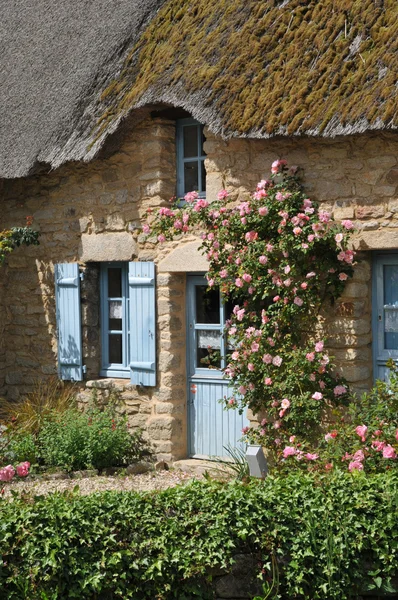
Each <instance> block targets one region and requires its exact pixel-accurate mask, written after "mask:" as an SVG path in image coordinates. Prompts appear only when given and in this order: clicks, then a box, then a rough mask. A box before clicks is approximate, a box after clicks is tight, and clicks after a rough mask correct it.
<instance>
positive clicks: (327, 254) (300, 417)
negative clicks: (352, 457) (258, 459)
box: [144, 160, 354, 462]
mask: <svg viewBox="0 0 398 600" xmlns="http://www.w3.org/2000/svg"><path fill="white" fill-rule="evenodd" d="M296 171H297V167H291V168H290V169H289V168H288V167H287V164H286V161H285V160H276V161H274V163H272V166H271V176H270V179H269V180H262V181H260V182H259V184H258V186H257V189H256V190H255V191H254V193H253V194H252V195H251V196H248V197H247V199H246V200H245V201H242V202H240V203H239V204H238V203H236V202H233V201H231V199H230V198H229V194H228V191H227V190H220V192H219V193H218V199H217V200H216V199H212V201H211V202H210V201H209V200H205V199H199V198H198V194H197V193H196V192H190V193H188V194H186V195H185V201H186V203H185V205H184V206H181V203H178V202H177V203H173V204H172V205H171V207H161V208H160V209H159V210H157V211H152V210H150V213H149V215H150V216H149V219H150V223H148V224H146V225H145V226H144V232H146V233H147V234H148V235H153V236H157V240H158V241H159V242H161V243H163V242H165V241H167V240H173V239H175V237H176V236H178V235H181V233H185V232H192V231H193V232H195V233H198V231H202V233H201V239H202V246H201V248H202V251H203V253H205V254H206V256H207V259H208V261H209V269H208V273H207V275H206V277H207V280H208V285H209V288H213V287H214V286H217V287H218V288H219V289H220V291H221V294H222V295H223V298H224V300H225V302H226V305H227V307H230V308H229V311H230V315H229V318H228V320H227V321H226V323H225V335H226V336H228V337H229V347H230V348H231V352H229V353H228V361H229V362H228V364H227V365H226V367H225V368H223V369H222V370H223V373H224V376H225V377H226V378H228V379H229V381H230V385H229V390H230V397H229V398H225V405H226V407H227V408H234V409H235V408H238V409H239V410H240V412H243V411H244V410H246V408H249V409H251V410H252V411H253V412H254V413H257V414H259V413H263V414H265V418H264V419H263V422H262V423H261V426H262V427H261V428H260V429H257V428H254V429H252V430H250V429H249V428H247V431H246V432H245V433H246V434H247V435H248V438H249V440H250V441H256V442H258V443H261V444H262V445H263V446H266V447H267V449H268V452H269V454H270V455H273V456H274V457H275V455H276V456H277V453H276V452H275V449H276V448H278V444H280V443H281V439H285V438H286V439H289V438H290V437H291V436H304V437H309V436H311V437H312V438H313V439H315V438H316V436H317V435H319V429H320V423H321V422H322V421H324V419H325V418H326V415H327V412H328V410H329V409H330V407H331V406H337V405H339V404H344V403H346V402H347V400H348V388H347V385H346V384H345V382H344V380H342V379H341V378H340V377H339V376H338V375H337V374H336V372H335V369H334V367H333V364H332V361H331V359H330V357H329V356H328V354H327V351H326V349H325V340H324V339H322V337H321V332H320V331H319V328H318V327H317V326H318V317H319V312H320V310H321V309H322V307H324V305H325V304H327V303H330V302H333V301H334V300H335V299H336V298H337V297H339V295H340V294H341V293H342V291H343V289H344V286H345V282H346V281H347V280H348V279H349V278H350V277H351V276H352V274H353V268H352V263H353V259H354V252H353V251H352V250H350V249H349V248H348V242H349V237H350V232H351V229H352V228H353V223H352V222H351V221H350V220H343V221H342V223H337V222H335V221H334V220H333V219H332V217H331V215H330V214H329V213H328V212H327V211H325V210H322V209H321V208H320V206H319V205H318V204H317V203H316V202H315V201H313V200H310V199H309V198H308V197H307V194H306V192H305V190H304V188H303V187H302V185H301V183H300V180H299V178H298V176H297V174H296ZM232 349H233V350H232ZM210 358H211V354H209V360H210ZM307 460H310V459H307V458H306V457H304V462H307Z"/></svg>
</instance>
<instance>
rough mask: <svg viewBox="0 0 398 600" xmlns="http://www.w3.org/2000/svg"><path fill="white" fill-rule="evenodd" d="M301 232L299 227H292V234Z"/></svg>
mask: <svg viewBox="0 0 398 600" xmlns="http://www.w3.org/2000/svg"><path fill="white" fill-rule="evenodd" d="M301 232H302V229H301V227H294V228H293V233H294V235H300V233H301Z"/></svg>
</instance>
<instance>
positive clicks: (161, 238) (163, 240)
mask: <svg viewBox="0 0 398 600" xmlns="http://www.w3.org/2000/svg"><path fill="white" fill-rule="evenodd" d="M165 241H166V238H165V236H164V235H163V233H161V234H160V235H158V242H160V243H161V244H163V242H165Z"/></svg>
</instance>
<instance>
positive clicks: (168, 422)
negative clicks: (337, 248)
mask: <svg viewBox="0 0 398 600" xmlns="http://www.w3.org/2000/svg"><path fill="white" fill-rule="evenodd" d="M205 149H206V152H207V156H208V158H207V160H206V169H207V189H208V197H209V198H211V197H214V196H215V194H216V193H217V191H218V190H219V189H220V188H221V187H227V188H228V189H230V190H231V191H232V192H233V194H234V196H235V197H236V198H244V197H246V196H247V194H248V193H249V191H251V190H253V188H254V187H255V185H256V183H257V181H258V180H259V179H261V178H263V177H264V176H265V175H267V174H268V173H269V167H270V164H271V162H272V161H273V160H274V159H275V158H276V157H283V158H286V159H287V160H288V161H289V163H290V164H297V165H299V166H300V167H303V169H304V175H305V179H304V184H305V187H306V189H307V190H308V194H309V195H310V196H311V197H313V198H315V199H317V200H319V201H321V202H322V204H323V206H324V208H325V209H328V210H330V211H332V212H333V213H334V215H335V217H336V218H337V219H341V218H351V219H353V220H355V221H356V223H357V225H358V228H359V231H360V233H359V235H358V237H357V239H356V242H355V244H356V246H357V247H358V248H359V249H360V250H361V252H362V254H361V258H362V262H361V263H360V264H359V265H358V266H357V267H356V269H355V276H354V279H353V280H352V281H351V282H350V283H349V285H348V286H347V288H346V293H345V295H344V297H343V298H341V299H340V300H339V301H338V302H337V304H336V306H335V307H333V309H330V310H329V311H328V314H327V315H326V317H327V319H326V321H325V324H324V326H325V328H326V332H327V334H328V335H329V346H330V349H331V351H332V354H334V355H335V356H336V359H337V364H338V368H339V370H340V371H341V373H342V374H343V375H345V376H346V377H347V379H348V380H349V381H350V382H351V383H352V384H353V386H354V387H355V388H356V389H358V390H359V391H361V390H363V389H366V388H368V387H369V386H370V385H371V380H372V364H371V321H370V313H371V285H370V283H371V253H370V252H369V250H371V249H376V248H398V240H397V239H396V231H397V229H396V227H397V225H398V197H397V185H398V167H397V158H396V157H397V156H398V138H397V136H394V135H392V134H389V135H364V136H355V137H352V138H347V139H338V140H320V139H295V140H283V139H280V140H250V141H249V140H230V141H227V142H226V141H222V140H221V139H219V138H216V137H215V136H213V135H211V134H210V133H208V136H207V141H206V145H205ZM175 184H176V165H175V125H174V123H173V122H172V121H168V120H164V119H159V118H157V119H152V120H151V119H147V120H146V121H145V122H143V123H141V124H140V125H139V126H137V127H136V129H135V130H134V131H133V132H132V133H130V134H129V135H128V137H127V138H126V140H125V142H124V144H123V146H122V147H121V149H120V150H119V151H118V152H117V153H115V154H114V155H113V156H111V157H110V158H107V159H101V160H100V159H97V160H94V161H92V162H91V163H89V164H69V165H66V166H63V167H61V168H60V169H57V170H56V171H54V172H52V173H49V174H43V175H40V176H34V177H30V178H26V179H21V180H15V181H5V182H4V186H3V199H2V213H1V223H0V226H1V227H6V226H8V225H13V224H18V223H23V222H24V221H25V217H26V215H28V214H29V215H33V216H34V224H35V226H36V227H38V228H39V229H40V230H41V233H42V235H41V240H40V246H38V247H34V246H33V247H28V248H21V249H20V250H17V251H16V252H15V253H14V254H13V255H11V256H10V257H9V259H8V261H7V268H6V269H4V270H3V271H2V273H1V274H2V281H5V282H6V288H7V293H3V294H1V296H0V297H1V300H0V302H1V303H3V306H2V310H1V311H0V313H1V316H0V333H1V328H3V335H2V336H1V341H0V395H4V394H7V396H8V397H9V398H11V399H16V398H18V397H19V396H20V395H21V394H23V393H25V392H26V391H28V390H29V389H31V386H32V384H33V383H34V381H35V379H37V378H44V377H48V376H51V375H54V374H55V373H56V354H57V342H56V323H55V302H54V264H55V263H57V262H68V261H79V262H80V263H81V265H82V268H83V269H84V270H85V274H86V277H85V280H84V282H83V286H82V320H83V354H84V363H85V364H86V366H87V371H88V373H87V379H88V380H89V381H90V382H91V383H90V384H89V387H88V391H86V392H83V397H82V398H83V399H84V398H87V395H88V394H89V390H90V389H92V388H93V387H99V386H100V387H99V389H100V390H103V391H102V392H101V393H103V394H106V393H109V385H108V384H109V382H105V383H104V382H103V381H101V382H100V383H98V373H99V366H100V342H99V326H98V323H99V306H98V297H99V294H98V272H99V263H100V262H101V261H110V260H123V261H128V260H136V259H138V260H155V261H156V262H157V263H158V265H159V269H158V277H157V285H158V294H157V312H158V323H159V327H158V385H157V387H156V388H153V389H150V390H149V391H148V390H147V391H140V390H137V389H135V388H133V387H131V386H129V384H128V382H127V381H121V382H120V381H118V382H116V383H115V385H116V386H118V387H119V388H120V392H121V393H122V395H123V396H124V398H125V400H126V403H127V405H128V411H129V417H130V420H131V423H132V425H133V426H144V427H146V429H147V432H148V435H149V437H150V439H151V440H152V441H153V444H154V448H155V449H156V452H157V453H158V455H159V457H160V458H164V459H165V460H170V459H177V458H182V457H184V456H185V455H186V374H185V362H186V361H185V339H186V331H185V274H184V271H190V270H191V267H192V264H195V265H196V264H198V265H200V264H203V262H201V261H202V259H200V260H199V261H198V262H197V263H196V262H193V259H192V248H193V247H195V244H194V243H192V242H194V238H192V237H190V238H187V239H184V240H176V241H175V242H173V243H171V244H166V245H165V246H164V247H160V248H159V247H157V246H156V245H154V244H153V241H152V242H151V241H145V237H144V236H143V235H142V233H141V230H140V226H141V223H142V221H143V220H144V219H145V215H146V211H147V209H148V208H149V207H156V206H160V205H161V204H162V203H164V202H166V201H167V200H168V199H169V198H170V197H171V196H172V195H174V193H175ZM182 244H187V245H186V246H184V248H187V249H188V248H191V250H190V252H191V254H189V252H187V253H186V256H185V253H182V254H180V255H178V257H177V254H171V253H172V252H176V251H178V250H179V248H180V247H181V245H182ZM173 256H175V257H176V259H175V261H174V259H173ZM167 257H169V258H167ZM165 259H166V260H165ZM173 261H174V264H178V265H179V266H178V267H176V268H178V269H179V271H180V272H163V271H164V269H162V264H163V265H165V264H166V265H168V266H167V267H166V268H167V269H169V271H175V270H176V268H173V266H172V265H173ZM195 270H201V269H200V268H199V267H197V268H196V269H195ZM0 285H1V284H0ZM1 319H2V320H3V321H2V320H1ZM2 348H4V352H3V356H4V360H3V361H2ZM2 373H3V374H4V375H5V377H4V378H5V385H4V386H3V384H2ZM101 386H102V387H101ZM104 386H105V387H104Z"/></svg>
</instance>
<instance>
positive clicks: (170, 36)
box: [98, 0, 398, 136]
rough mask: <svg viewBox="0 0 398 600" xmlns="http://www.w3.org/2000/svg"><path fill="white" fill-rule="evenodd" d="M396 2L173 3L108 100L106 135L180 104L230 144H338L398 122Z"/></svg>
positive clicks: (152, 25)
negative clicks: (283, 139) (142, 110)
mask: <svg viewBox="0 0 398 600" xmlns="http://www.w3.org/2000/svg"><path fill="white" fill-rule="evenodd" d="M397 73H398V3H397V1H396V0H385V1H384V2H383V1H382V0H380V1H377V0H376V1H375V0H285V1H284V2H282V3H281V2H273V1H272V0H269V1H261V0H244V1H243V0H210V1H209V0H169V1H168V2H166V4H165V5H164V6H163V7H162V9H161V10H160V11H159V12H158V14H157V15H156V18H155V19H153V20H152V22H151V23H150V25H149V27H148V28H147V29H146V30H145V32H144V33H143V35H142V36H141V38H140V39H139V41H138V42H137V44H136V45H135V46H134V48H132V50H131V51H130V53H129V55H128V56H127V58H126V60H125V63H124V68H123V70H122V72H121V73H120V76H119V77H118V78H117V79H115V81H113V82H112V84H111V85H110V86H109V87H108V88H107V89H106V90H105V91H104V93H103V95H102V98H103V100H104V101H105V102H106V104H107V105H108V112H107V114H106V115H105V116H104V118H103V119H100V121H99V123H98V126H99V131H101V130H103V129H104V128H105V127H106V124H107V123H108V122H109V121H111V120H112V119H114V118H115V116H117V115H119V114H120V113H122V112H125V111H128V110H130V108H131V107H133V106H137V105H141V104H144V103H146V102H151V101H155V100H157V101H159V100H160V99H164V100H168V99H173V98H174V101H177V102H178V100H179V101H180V104H183V105H184V106H185V108H188V110H190V111H191V112H193V113H194V114H195V116H197V117H198V118H199V119H201V120H202V121H205V122H207V123H208V124H209V125H210V126H211V127H212V129H213V130H215V131H220V132H223V133H224V135H245V136H246V135H247V136H251V135H253V136H269V135H275V134H285V135H294V134H303V133H306V134H312V135H337V134H340V133H343V134H344V133H354V132H360V131H363V130H364V129H368V128H375V129H382V128H386V127H388V128H391V127H396V126H397V124H398V118H397V97H396V91H397Z"/></svg>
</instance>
